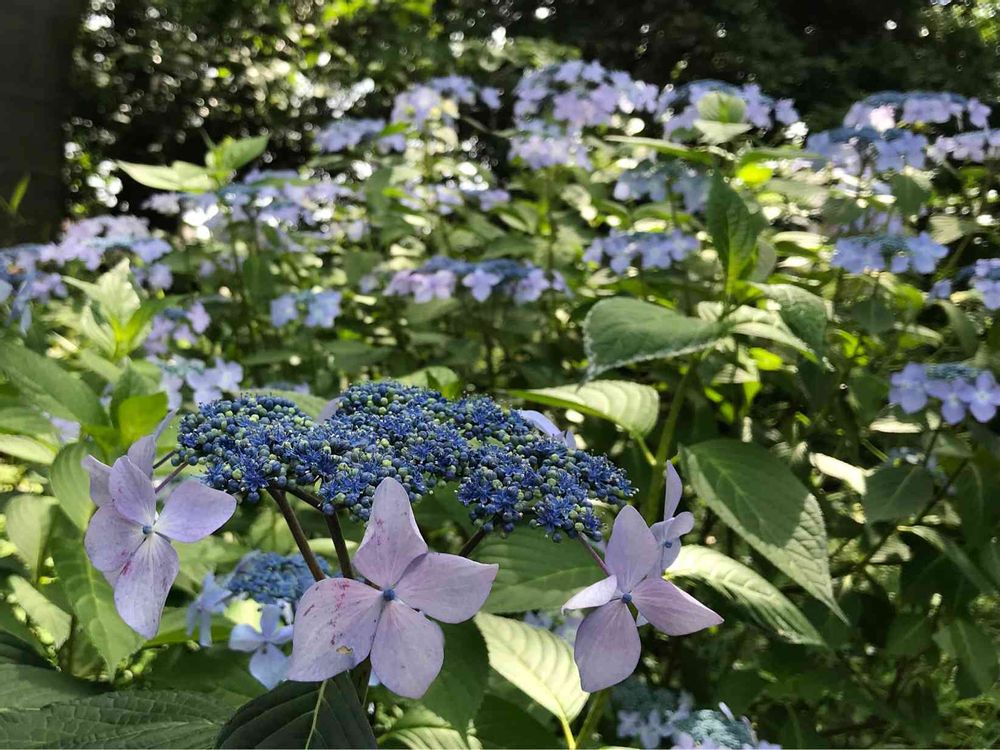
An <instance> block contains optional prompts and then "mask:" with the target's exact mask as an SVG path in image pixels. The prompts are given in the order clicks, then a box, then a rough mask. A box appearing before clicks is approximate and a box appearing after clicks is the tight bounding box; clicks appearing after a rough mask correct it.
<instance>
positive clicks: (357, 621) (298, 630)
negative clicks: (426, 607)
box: [288, 578, 385, 682]
mask: <svg viewBox="0 0 1000 750" xmlns="http://www.w3.org/2000/svg"><path fill="white" fill-rule="evenodd" d="M384 601H385V600H384V599H383V598H382V594H381V592H379V591H378V590H376V589H373V588H372V587H371V586H366V585H365V584H363V583H361V582H359V581H352V580H350V579H347V578H326V579H324V580H322V581H319V582H317V583H314V584H313V585H312V586H311V587H310V588H309V590H308V591H306V593H305V594H304V595H303V596H302V599H300V600H299V606H298V609H297V612H296V615H295V633H294V635H293V636H292V662H291V664H290V665H289V668H288V679H290V680H298V681H300V682H316V681H318V680H325V679H328V678H330V677H333V676H334V675H336V674H340V673H341V672H344V671H346V670H348V669H351V668H353V667H356V666H357V665H358V664H360V663H361V662H362V661H364V660H365V658H366V657H367V656H368V654H369V652H370V651H371V647H372V639H373V638H374V637H375V627H376V625H378V621H379V615H380V614H381V612H382V605H383V603H384Z"/></svg>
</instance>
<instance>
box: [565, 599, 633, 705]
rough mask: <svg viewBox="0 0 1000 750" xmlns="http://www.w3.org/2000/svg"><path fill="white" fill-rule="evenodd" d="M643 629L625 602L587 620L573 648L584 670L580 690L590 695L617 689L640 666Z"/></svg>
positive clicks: (596, 612)
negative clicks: (633, 617)
mask: <svg viewBox="0 0 1000 750" xmlns="http://www.w3.org/2000/svg"><path fill="white" fill-rule="evenodd" d="M641 648H642V647H641V645H640V643H639V629H638V628H637V627H636V625H635V620H633V619H632V613H631V612H629V611H628V605H626V604H625V603H624V602H623V601H622V600H621V599H616V600H615V601H613V602H609V603H607V604H605V605H604V606H602V607H598V608H597V609H595V610H594V611H593V612H591V613H590V614H588V615H587V616H586V617H584V618H583V622H581V623H580V627H579V629H577V631H576V643H575V645H574V647H573V649H574V654H573V656H574V658H575V659H576V665H577V667H579V669H580V686H581V687H582V688H583V689H584V690H586V691H587V692H588V693H593V692H595V691H597V690H602V689H603V688H606V687H610V686H611V685H617V684H618V683H619V682H621V681H622V680H624V679H625V678H626V677H628V676H629V675H630V674H632V673H633V672H634V671H635V668H636V665H637V664H638V663H639V652H640V650H641Z"/></svg>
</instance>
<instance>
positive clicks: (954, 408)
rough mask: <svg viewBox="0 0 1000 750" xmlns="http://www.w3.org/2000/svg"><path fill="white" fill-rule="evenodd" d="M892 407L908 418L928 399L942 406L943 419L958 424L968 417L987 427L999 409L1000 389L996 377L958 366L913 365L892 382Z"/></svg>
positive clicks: (954, 364) (896, 376) (892, 379)
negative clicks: (985, 424)
mask: <svg viewBox="0 0 1000 750" xmlns="http://www.w3.org/2000/svg"><path fill="white" fill-rule="evenodd" d="M889 382H890V384H891V387H890V389H889V403H891V404H895V405H898V406H899V407H900V408H901V409H902V410H903V411H904V412H905V413H906V414H915V413H917V412H919V411H922V410H923V409H924V408H925V407H926V406H927V402H928V400H929V398H936V399H938V400H939V401H940V402H941V407H940V408H941V417H942V418H943V419H944V421H945V422H947V423H948V424H958V423H959V422H961V421H962V420H963V419H964V418H965V415H966V413H970V414H972V416H973V417H974V418H975V419H976V421H977V422H982V423H986V422H989V421H990V420H992V419H993V417H995V416H996V413H997V408H998V407H1000V385H998V384H997V382H996V379H995V378H994V377H993V373H992V372H989V371H988V370H981V369H979V368H977V367H971V366H969V365H964V364H959V363H945V364H932V365H922V364H919V363H917V362H911V363H910V364H908V365H907V366H906V367H904V368H903V369H902V370H901V371H900V372H897V373H893V375H892V377H891V378H890V381H889Z"/></svg>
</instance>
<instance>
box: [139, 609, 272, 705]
mask: <svg viewBox="0 0 1000 750" xmlns="http://www.w3.org/2000/svg"><path fill="white" fill-rule="evenodd" d="M168 611H169V610H168ZM175 611H176V612H177V614H178V615H180V620H181V622H183V620H184V615H185V611H184V610H175ZM166 619H167V618H166V616H165V617H164V620H166ZM182 627H183V625H182ZM185 630H186V629H185ZM212 630H213V633H212V634H213V637H215V639H216V641H217V642H218V641H220V640H221V641H222V642H223V643H225V639H226V638H227V637H228V630H229V628H225V629H223V628H219V627H213V629H212ZM160 631H161V633H162V632H163V627H162V626H161V628H160ZM181 632H182V633H184V634H185V635H184V638H183V642H188V641H190V640H191V639H190V637H188V636H187V635H186V633H185V631H184V630H182V631H181ZM157 641H159V637H157ZM159 642H162V641H159ZM143 684H144V685H146V686H148V687H150V688H155V689H157V690H181V691H188V690H190V691H194V692H197V693H205V694H206V695H207V696H210V700H213V701H217V702H221V703H227V704H229V705H230V706H232V708H233V709H234V710H235V709H237V708H239V707H240V706H242V705H243V704H244V703H246V702H247V701H248V700H251V699H253V698H256V697H257V696H259V695H260V694H262V693H263V692H264V687H263V685H261V684H260V683H259V682H257V680H256V679H255V678H254V677H253V676H252V675H251V674H250V672H249V671H247V664H246V661H245V660H243V659H238V658H236V659H234V658H233V653H232V652H231V651H229V650H227V649H225V648H203V649H199V650H197V651H190V650H188V649H186V648H171V649H167V650H165V652H161V653H160V654H158V655H157V657H156V660H155V661H154V662H153V663H152V665H151V666H150V667H149V669H148V671H147V672H146V674H145V676H144V680H143Z"/></svg>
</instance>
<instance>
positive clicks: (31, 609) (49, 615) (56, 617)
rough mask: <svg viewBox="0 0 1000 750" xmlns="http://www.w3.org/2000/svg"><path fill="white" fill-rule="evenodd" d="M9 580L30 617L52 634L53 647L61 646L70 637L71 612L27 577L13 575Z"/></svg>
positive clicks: (15, 595)
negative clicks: (60, 605)
mask: <svg viewBox="0 0 1000 750" xmlns="http://www.w3.org/2000/svg"><path fill="white" fill-rule="evenodd" d="M7 580H8V582H9V583H10V587H11V589H12V590H13V592H14V597H15V599H17V603H18V604H20V605H21V607H22V609H24V611H25V613H26V614H27V615H28V619H29V620H30V621H31V622H33V623H34V624H35V625H37V626H38V627H39V628H41V629H42V630H44V631H45V632H47V633H48V634H49V635H51V636H52V645H53V647H55V648H57V649H58V648H61V647H62V645H63V644H64V643H65V642H66V639H67V638H69V634H70V629H71V627H72V618H71V617H70V616H69V614H68V613H67V612H65V611H64V610H63V609H62V608H61V607H59V606H58V605H57V604H55V603H54V602H53V601H52V600H51V599H49V598H48V597H47V596H46V595H45V594H44V593H42V592H41V591H39V590H38V589H36V588H35V587H34V586H32V585H31V583H30V582H29V581H27V580H26V579H24V578H21V577H20V576H11V577H10V578H8V579H7ZM50 585H51V584H50ZM46 588H47V587H46Z"/></svg>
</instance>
